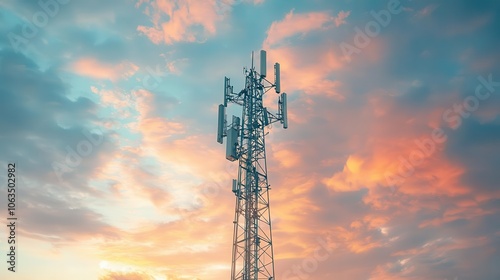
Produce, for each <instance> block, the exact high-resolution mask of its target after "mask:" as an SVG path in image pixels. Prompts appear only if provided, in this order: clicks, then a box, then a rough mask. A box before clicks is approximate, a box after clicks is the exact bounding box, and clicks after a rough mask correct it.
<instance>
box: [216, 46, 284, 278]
mask: <svg viewBox="0 0 500 280" xmlns="http://www.w3.org/2000/svg"><path fill="white" fill-rule="evenodd" d="M253 60H254V58H253V52H252V67H251V68H250V69H244V73H245V88H244V89H242V90H241V91H239V92H234V91H233V86H231V84H230V80H229V78H227V77H225V78H224V103H223V104H221V105H219V112H218V121H219V122H218V130H217V142H219V143H221V144H222V143H223V138H224V137H227V139H226V142H227V143H226V144H227V146H226V159H228V160H229V161H236V160H238V163H239V167H238V179H233V182H232V191H233V193H234V194H235V196H236V209H235V214H234V221H233V222H234V233H233V252H232V264H231V280H275V276H274V256H273V239H272V234H271V213H270V209H269V190H270V188H269V184H268V181H267V165H266V147H265V141H264V138H265V135H267V133H265V130H264V128H265V127H266V126H268V125H270V124H272V123H275V122H280V123H281V124H282V125H283V128H287V127H288V120H287V96H286V93H281V94H280V65H279V63H276V64H275V65H274V83H273V82H270V81H269V80H267V79H266V52H265V51H264V50H262V51H260V73H258V72H257V71H256V70H255V68H254V65H253V64H254V63H253ZM273 88H274V89H275V91H276V93H277V94H280V95H279V98H278V112H277V114H272V113H270V112H269V111H268V110H267V108H266V107H264V105H263V101H262V100H263V96H264V94H265V93H266V92H268V91H269V90H271V89H273ZM228 103H235V104H238V105H240V106H242V113H241V119H240V118H239V117H237V116H233V117H232V120H231V123H230V124H229V123H228V121H227V120H226V107H227V104H228ZM241 120H242V122H241V123H240V121H241Z"/></svg>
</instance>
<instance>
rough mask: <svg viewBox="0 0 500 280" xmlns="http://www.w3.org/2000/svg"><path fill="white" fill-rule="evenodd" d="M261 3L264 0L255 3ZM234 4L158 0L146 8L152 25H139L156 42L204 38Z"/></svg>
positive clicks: (192, 40)
mask: <svg viewBox="0 0 500 280" xmlns="http://www.w3.org/2000/svg"><path fill="white" fill-rule="evenodd" d="M259 3H261V1H256V2H255V3H254V4H259ZM141 4H142V3H141ZM233 4H234V2H232V1H228V2H219V1H195V0H187V1H179V0H156V1H153V2H151V3H150V6H148V7H147V8H146V11H145V13H146V14H147V15H149V16H150V17H151V19H152V22H153V27H148V26H142V25H140V26H138V27H137V30H138V31H139V32H141V33H143V34H144V35H146V36H147V37H148V38H149V39H150V40H151V41H152V42H153V43H155V44H159V43H161V42H164V43H166V44H173V43H176V42H203V41H205V40H206V39H207V38H208V37H210V36H213V35H215V34H216V32H217V27H216V26H217V23H218V22H219V21H221V20H222V19H224V17H225V16H226V14H227V13H229V11H230V9H231V5H233ZM139 6H140V5H139ZM165 17H167V18H168V19H164V18H165ZM200 26H201V30H199V28H198V27H200Z"/></svg>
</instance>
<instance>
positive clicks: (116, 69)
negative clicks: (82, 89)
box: [70, 58, 139, 81]
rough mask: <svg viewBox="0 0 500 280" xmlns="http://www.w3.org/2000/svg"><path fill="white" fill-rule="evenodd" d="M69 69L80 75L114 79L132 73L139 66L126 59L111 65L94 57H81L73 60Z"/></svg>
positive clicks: (128, 75) (126, 76) (125, 76)
mask: <svg viewBox="0 0 500 280" xmlns="http://www.w3.org/2000/svg"><path fill="white" fill-rule="evenodd" d="M70 69H71V70H72V71H73V72H75V73H76V74H79V75H82V76H87V77H90V78H94V79H103V80H105V79H107V80H112V81H116V80H118V79H124V78H128V77H130V76H132V75H134V73H135V72H136V71H137V70H138V69H139V67H138V66H136V65H135V64H133V63H131V62H128V61H124V62H121V63H119V64H116V65H113V64H108V63H102V62H100V61H98V60H97V59H95V58H82V59H79V60H77V61H75V62H74V63H73V64H72V65H71V66H70Z"/></svg>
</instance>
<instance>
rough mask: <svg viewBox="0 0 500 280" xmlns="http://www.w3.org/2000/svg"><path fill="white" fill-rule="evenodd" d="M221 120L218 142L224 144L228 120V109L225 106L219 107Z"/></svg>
mask: <svg viewBox="0 0 500 280" xmlns="http://www.w3.org/2000/svg"><path fill="white" fill-rule="evenodd" d="M218 115H219V119H218V122H217V142H219V143H221V144H222V143H223V140H222V139H223V138H224V128H225V127H224V126H225V120H226V107H225V106H224V105H223V104H220V105H219V113H218Z"/></svg>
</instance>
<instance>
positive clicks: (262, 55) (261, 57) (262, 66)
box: [260, 50, 267, 78]
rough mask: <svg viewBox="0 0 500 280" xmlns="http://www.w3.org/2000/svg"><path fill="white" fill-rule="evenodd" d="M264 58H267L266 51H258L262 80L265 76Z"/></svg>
mask: <svg viewBox="0 0 500 280" xmlns="http://www.w3.org/2000/svg"><path fill="white" fill-rule="evenodd" d="M266 56H267V55H266V51H265V50H261V51H260V76H261V77H262V78H265V77H266V74H267V71H266V70H267V65H266Z"/></svg>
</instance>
